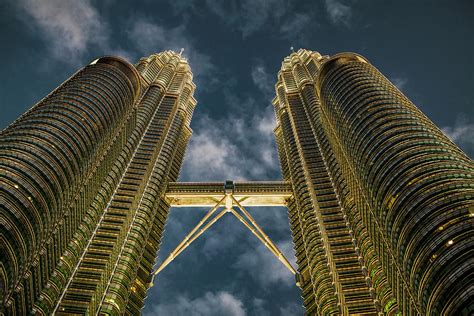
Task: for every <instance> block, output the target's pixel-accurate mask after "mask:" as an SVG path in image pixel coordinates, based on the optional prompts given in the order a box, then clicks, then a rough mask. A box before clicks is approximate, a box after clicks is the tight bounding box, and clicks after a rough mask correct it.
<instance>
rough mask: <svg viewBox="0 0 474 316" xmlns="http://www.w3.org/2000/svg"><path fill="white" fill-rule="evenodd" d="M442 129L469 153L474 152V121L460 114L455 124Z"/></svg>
mask: <svg viewBox="0 0 474 316" xmlns="http://www.w3.org/2000/svg"><path fill="white" fill-rule="evenodd" d="M441 130H442V131H443V133H445V134H446V135H447V136H448V137H449V138H450V139H451V140H452V141H453V142H455V143H456V144H457V145H458V146H459V147H461V149H463V150H464V151H465V152H466V153H467V154H468V155H471V156H472V155H473V154H474V123H472V122H470V121H468V119H467V118H466V117H464V116H460V117H459V118H458V119H457V120H456V122H455V124H454V125H453V126H446V127H443V128H442V129H441Z"/></svg>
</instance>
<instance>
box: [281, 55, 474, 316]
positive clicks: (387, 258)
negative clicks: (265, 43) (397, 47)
mask: <svg viewBox="0 0 474 316" xmlns="http://www.w3.org/2000/svg"><path fill="white" fill-rule="evenodd" d="M273 105H274V108H275V113H276V116H277V128H276V129H275V135H276V139H277V145H278V151H279V157H280V162H281V168H282V173H283V177H284V179H285V180H287V181H290V182H291V183H292V185H293V192H294V194H293V197H292V198H291V199H290V200H289V201H288V211H289V218H290V225H291V229H292V234H293V240H294V246H295V251H296V256H297V263H298V270H299V273H300V284H301V288H302V296H303V299H304V305H305V307H306V310H307V313H308V314H309V315H329V314H333V315H339V314H342V315H352V314H360V315H376V314H378V313H384V314H389V315H394V314H396V315H399V314H403V315H414V314H418V315H469V314H470V313H472V312H473V311H474V306H473V304H472V302H474V289H473V284H472V277H473V275H474V254H473V252H474V217H473V216H474V181H473V176H474V166H473V163H472V161H471V159H469V158H468V157H467V156H466V155H465V154H464V153H463V152H462V151H461V150H460V149H459V148H458V147H457V146H456V145H455V144H453V143H452V142H451V141H450V140H449V139H448V138H447V137H446V136H445V135H443V133H442V132H441V131H440V130H439V128H437V127H436V126H435V125H434V124H433V123H432V122H431V121H430V120H429V119H428V118H427V117H426V116H425V115H423V113H421V112H420V111H419V110H418V109H417V108H416V107H415V105H413V103H411V102H410V101H409V100H408V99H407V98H406V97H405V96H404V95H403V94H402V93H401V92H400V91H399V90H398V89H397V88H396V87H395V86H394V85H393V84H392V83H390V81H388V80H387V79H386V78H385V77H384V76H383V75H382V74H381V73H380V72H379V71H378V70H377V69H376V68H375V67H373V66H372V65H371V64H370V63H369V62H368V61H367V60H366V59H365V58H363V57H361V56H359V55H357V54H353V53H341V54H337V55H334V56H331V57H330V56H321V55H320V54H319V53H317V52H312V51H307V50H299V51H298V52H297V53H292V54H291V55H290V56H289V57H287V58H285V59H284V61H283V63H282V68H281V71H280V72H279V74H278V82H277V84H276V97H275V99H274V100H273Z"/></svg>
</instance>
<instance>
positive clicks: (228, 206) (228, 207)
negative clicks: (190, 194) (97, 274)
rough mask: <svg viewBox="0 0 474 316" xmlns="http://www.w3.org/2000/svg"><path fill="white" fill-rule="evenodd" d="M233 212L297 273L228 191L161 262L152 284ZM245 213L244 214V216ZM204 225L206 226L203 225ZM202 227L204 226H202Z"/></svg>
mask: <svg viewBox="0 0 474 316" xmlns="http://www.w3.org/2000/svg"><path fill="white" fill-rule="evenodd" d="M234 205H236V206H237V208H238V210H240V211H241V212H242V214H240V213H239V212H238V211H236V210H235V209H234V208H233V206H234ZM220 207H225V209H223V210H222V211H221V212H219V213H218V214H217V215H216V216H214V217H213V218H212V219H211V220H210V221H208V222H207V224H206V225H204V223H205V222H206V221H207V220H208V219H209V218H210V217H211V216H212V215H213V214H214V213H215V212H216V211H217V210H218V209H219V208H220ZM228 212H229V213H232V214H233V215H234V216H235V217H236V218H237V219H238V220H239V221H240V222H242V223H243V224H244V225H245V227H247V229H249V230H250V231H251V232H252V233H253V234H254V235H255V236H256V237H257V238H258V239H259V240H260V241H261V242H262V243H263V244H264V245H265V247H267V248H268V250H270V252H271V253H272V254H273V255H274V256H275V257H276V258H277V259H278V260H280V262H281V263H283V265H285V267H286V268H287V269H288V270H289V271H290V272H291V273H293V274H295V275H297V274H298V273H297V271H296V270H295V268H293V266H292V265H291V263H290V262H289V261H288V259H287V258H286V257H285V256H284V255H283V253H282V252H281V251H280V250H279V249H278V247H277V246H276V245H275V244H274V243H273V241H272V240H271V239H270V238H269V237H268V236H267V235H266V234H265V233H264V232H263V230H262V228H261V227H260V226H259V225H258V224H257V222H256V221H255V220H254V218H253V217H252V216H251V215H250V213H249V212H247V210H246V209H245V208H244V207H243V206H242V205H241V204H240V203H239V201H237V199H236V198H235V197H234V196H233V195H232V194H231V193H226V194H225V196H224V197H223V198H222V199H221V200H220V201H219V202H217V204H216V205H215V206H214V207H213V208H211V209H210V210H209V211H208V212H207V213H206V215H205V216H204V217H203V218H202V219H201V220H200V221H199V223H198V224H197V225H196V226H195V227H194V228H193V229H192V230H191V231H190V232H189V233H188V235H186V237H185V238H184V239H183V241H181V242H180V243H179V245H178V246H177V247H176V248H175V249H174V250H173V251H172V252H171V253H170V254H169V256H168V257H167V258H166V259H165V260H164V261H163V262H162V263H161V265H160V266H159V267H158V268H157V269H156V270H155V271H154V272H153V276H152V281H151V285H153V281H154V279H155V277H156V276H157V275H158V274H159V273H160V272H161V271H162V270H163V269H164V268H165V267H166V266H167V265H168V264H170V263H171V262H172V261H173V260H174V259H175V258H176V257H177V256H179V254H181V253H182V252H183V251H184V250H185V249H186V248H187V247H188V246H189V245H190V244H191V243H192V242H193V241H195V240H196V239H197V238H198V237H199V236H200V235H202V234H203V233H204V232H205V231H206V230H207V229H209V228H210V227H211V226H212V225H214V224H215V223H216V222H217V221H218V220H219V219H220V218H221V217H222V216H224V214H226V213H228ZM242 215H243V216H242ZM203 225H204V227H202V226H203ZM201 227H202V228H201Z"/></svg>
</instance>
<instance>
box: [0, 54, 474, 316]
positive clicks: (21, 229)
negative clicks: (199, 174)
mask: <svg viewBox="0 0 474 316" xmlns="http://www.w3.org/2000/svg"><path fill="white" fill-rule="evenodd" d="M275 89H276V97H275V98H274V99H273V105H274V109H275V114H276V121H277V126H276V128H275V138H276V142H277V147H278V155H279V158H280V163H281V171H282V175H283V179H284V181H281V182H279V184H275V183H265V182H261V183H256V184H255V185H253V184H252V183H240V184H239V183H236V184H230V185H229V186H224V183H222V184H202V186H200V184H199V183H193V184H181V185H180V184H179V183H174V182H176V181H177V178H178V174H179V170H180V167H181V164H182V160H183V156H184V153H185V150H186V146H187V144H188V141H189V138H190V137H191V134H192V131H191V129H190V127H189V125H190V122H191V117H192V115H193V110H194V108H195V106H196V100H195V99H194V98H193V92H194V90H195V85H194V84H193V82H192V73H191V70H190V67H189V65H188V64H187V62H186V60H185V59H184V58H182V57H181V56H180V55H179V54H176V53H174V52H171V51H166V52H163V53H159V54H155V55H152V56H150V57H148V58H143V59H141V60H140V61H139V62H138V63H137V64H136V65H135V66H134V65H131V64H129V63H128V62H127V61H125V60H123V59H121V58H117V57H103V58H99V59H97V60H95V61H94V62H92V63H91V64H90V65H88V66H86V67H84V68H83V69H81V70H79V71H78V72H77V73H76V74H74V75H73V76H72V77H71V78H69V79H68V80H67V81H66V82H64V83H63V84H62V85H61V86H59V87H58V88H57V89H55V90H54V91H53V92H51V93H50V94H49V95H48V96H46V97H45V98H44V99H42V100H41V101H40V102H39V103H37V104H36V105H35V106H33V107H32V108H31V109H30V110H28V111H27V112H26V113H24V114H23V115H22V116H20V117H19V118H18V119H17V120H16V121H14V122H13V123H12V124H11V125H10V126H8V127H7V128H6V129H4V130H3V131H2V132H1V134H0V314H3V315H26V314H35V315H50V314H55V315H84V314H87V315H123V314H126V315H137V314H139V313H140V310H141V308H142V307H143V303H144V299H145V297H146V292H147V290H148V288H149V287H150V286H151V285H152V279H153V271H152V270H153V266H154V264H155V257H156V253H157V251H158V249H159V245H160V240H161V237H162V233H163V228H164V225H165V223H166V219H167V216H168V212H169V208H170V206H171V205H174V204H176V203H179V198H180V197H181V201H184V200H186V198H183V196H185V195H186V194H184V193H186V192H188V193H190V192H191V195H190V196H188V200H190V201H192V200H193V196H194V197H195V198H196V199H197V200H199V201H202V200H203V199H204V198H203V197H202V196H201V197H196V195H193V192H198V191H199V192H200V193H203V192H204V193H206V192H207V193H209V192H211V191H212V192H214V193H213V194H214V195H215V197H213V196H209V194H208V195H206V198H208V199H210V200H211V202H212V201H214V202H213V203H217V204H216V207H221V206H226V207H227V209H228V210H230V207H229V206H228V205H227V204H226V203H227V198H229V197H230V196H231V193H232V194H233V195H232V199H233V201H234V202H235V203H236V204H238V205H240V204H239V203H242V204H243V203H244V200H245V201H247V202H248V203H250V204H249V205H251V201H254V202H255V204H256V205H257V204H259V203H260V202H261V201H263V202H261V203H263V204H265V203H267V204H268V205H272V203H273V202H275V201H276V200H278V198H279V199H280V200H281V199H282V203H284V205H286V207H287V208H288V219H289V223H290V226H291V231H292V236H293V244H294V249H295V253H296V258H297V265H298V267H297V273H296V276H297V278H296V279H297V284H298V285H299V287H300V288H301V295H302V298H303V301H304V306H305V308H306V311H307V315H471V314H472V313H474V303H473V302H474V281H473V280H474V180H473V177H474V164H473V162H472V160H471V159H470V158H469V157H467V156H466V154H464V153H463V152H462V151H461V150H460V149H459V148H458V147H457V146H456V145H455V144H453V143H452V142H451V141H450V140H449V139H448V138H447V137H446V136H445V135H443V133H442V132H441V131H440V129H439V128H438V127H436V126H435V125H434V124H433V123H432V122H431V121H430V120H429V119H428V118H427V117H426V116H425V115H423V113H421V112H420V111H419V110H418V109H417V108H416V107H415V105H413V103H411V102H410V101H409V100H408V99H407V98H406V97H405V96H404V95H403V94H402V93H401V92H400V91H399V90H398V89H397V88H396V87H395V86H394V85H393V84H392V83H391V82H390V81H388V80H387V79H386V78H385V77H384V76H383V75H382V74H381V73H380V72H379V71H378V70H377V69H376V68H375V67H373V66H372V65H371V64H370V63H369V62H368V61H367V60H366V59H365V58H364V57H362V56H360V55H357V54H353V53H341V54H336V55H334V56H322V55H320V54H319V53H317V52H312V51H308V50H299V51H298V52H293V53H292V54H291V55H290V56H288V57H286V58H285V59H284V61H283V63H282V67H281V70H280V72H279V73H278V82H277V84H276V86H275ZM196 180H199V179H196ZM193 190H194V191H193ZM239 190H240V191H239ZM259 190H260V191H259ZM257 191H258V192H257ZM273 191H275V192H273ZM170 192H171V193H170ZM173 192H174V193H176V192H178V193H179V192H181V193H183V192H184V193H183V194H181V195H179V194H178V195H176V196H174V197H173V196H172V193H173ZM212 192H211V193H212ZM229 192H231V193H229ZM239 192H240V193H239ZM255 192H256V193H255ZM259 192H260V193H259ZM279 192H280V193H281V194H280V195H278V193H279ZM282 192H283V193H282ZM174 193H173V194H174ZM207 193H206V194H207ZM253 193H255V194H253ZM196 194H197V193H196ZM238 194H243V195H248V196H247V197H246V198H245V199H244V198H242V199H240V200H239V197H238ZM252 194H253V195H252ZM197 195H199V194H197ZM211 195H212V194H211ZM265 195H267V198H264V196H265ZM220 196H222V197H224V198H222V199H221V198H220ZM262 196H263V198H262ZM275 196H276V197H277V198H275ZM272 197H273V198H272ZM229 199H230V198H229ZM252 199H254V200H252ZM275 199H276V200H275ZM177 201H178V202H177ZM249 201H250V202H249ZM259 201H260V202H259ZM199 203H200V202H199ZM199 203H198V204H199ZM230 203H231V204H232V203H233V202H232V201H230ZM275 203H276V202H275ZM211 204H212V203H211ZM224 204H226V205H224ZM265 205H266V204H265ZM231 206H232V205H231ZM264 237H265V236H264ZM262 238H263V237H262ZM270 246H271V245H270ZM270 246H269V249H270ZM157 286H159V284H158V285H157Z"/></svg>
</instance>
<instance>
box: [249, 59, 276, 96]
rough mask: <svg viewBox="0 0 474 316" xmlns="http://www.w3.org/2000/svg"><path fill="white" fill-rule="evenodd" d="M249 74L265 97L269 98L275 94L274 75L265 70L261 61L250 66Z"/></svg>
mask: <svg viewBox="0 0 474 316" xmlns="http://www.w3.org/2000/svg"><path fill="white" fill-rule="evenodd" d="M251 75H252V81H253V83H254V84H255V86H256V87H257V88H258V89H259V90H260V91H261V92H262V93H263V95H264V97H265V99H267V100H271V99H272V96H273V95H274V94H275V90H274V85H275V83H276V76H272V75H270V74H269V73H268V72H267V71H266V69H265V66H264V65H263V62H262V61H259V62H258V63H257V64H256V65H254V66H253V67H252V72H251Z"/></svg>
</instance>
